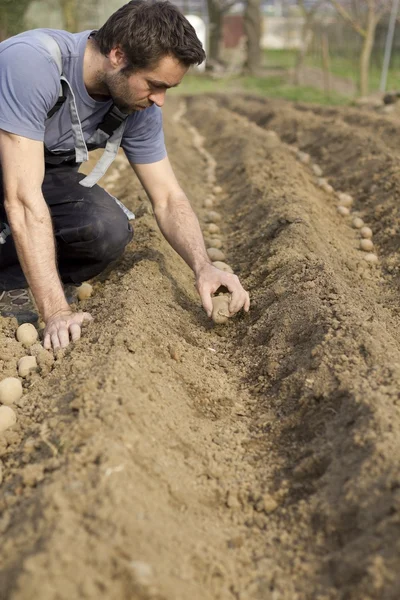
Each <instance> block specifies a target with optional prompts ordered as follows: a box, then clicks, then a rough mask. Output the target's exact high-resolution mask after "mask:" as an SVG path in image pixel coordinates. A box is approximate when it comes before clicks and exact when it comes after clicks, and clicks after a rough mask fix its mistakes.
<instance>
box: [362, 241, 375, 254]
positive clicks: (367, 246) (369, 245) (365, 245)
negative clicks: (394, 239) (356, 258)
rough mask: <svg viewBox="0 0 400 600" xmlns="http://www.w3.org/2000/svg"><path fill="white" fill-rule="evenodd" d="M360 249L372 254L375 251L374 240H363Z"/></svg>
mask: <svg viewBox="0 0 400 600" xmlns="http://www.w3.org/2000/svg"><path fill="white" fill-rule="evenodd" d="M360 248H361V250H364V252H371V250H373V249H374V243H373V241H372V240H365V239H363V240H361V242H360Z"/></svg>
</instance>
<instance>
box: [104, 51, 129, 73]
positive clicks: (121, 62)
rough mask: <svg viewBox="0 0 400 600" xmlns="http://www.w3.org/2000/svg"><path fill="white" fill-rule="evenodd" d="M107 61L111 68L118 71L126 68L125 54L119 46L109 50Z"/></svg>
mask: <svg viewBox="0 0 400 600" xmlns="http://www.w3.org/2000/svg"><path fill="white" fill-rule="evenodd" d="M108 59H109V61H110V64H111V66H112V67H114V68H116V69H119V68H121V67H122V68H123V67H125V66H126V58H125V52H124V51H123V50H122V49H121V48H120V46H115V48H111V50H110V52H109V55H108Z"/></svg>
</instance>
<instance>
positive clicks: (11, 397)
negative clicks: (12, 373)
mask: <svg viewBox="0 0 400 600" xmlns="http://www.w3.org/2000/svg"><path fill="white" fill-rule="evenodd" d="M21 397H22V384H21V382H20V380H19V379H17V377H6V378H5V379H3V381H1V382H0V403H1V404H6V405H7V406H9V405H10V404H14V402H18V400H19V399H20V398H21Z"/></svg>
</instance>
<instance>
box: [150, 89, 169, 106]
mask: <svg viewBox="0 0 400 600" xmlns="http://www.w3.org/2000/svg"><path fill="white" fill-rule="evenodd" d="M165 94H166V90H159V91H157V92H153V93H152V94H150V96H149V100H151V101H152V102H154V104H157V106H160V107H161V106H163V104H164V102H165Z"/></svg>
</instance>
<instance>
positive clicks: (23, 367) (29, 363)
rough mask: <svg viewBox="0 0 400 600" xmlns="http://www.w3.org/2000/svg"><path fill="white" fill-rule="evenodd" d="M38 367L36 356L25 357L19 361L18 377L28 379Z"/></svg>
mask: <svg viewBox="0 0 400 600" xmlns="http://www.w3.org/2000/svg"><path fill="white" fill-rule="evenodd" d="M36 367H37V361H36V356H23V357H22V358H20V359H19V361H18V375H19V376H20V377H27V375H29V373H30V372H31V371H34V370H35V369H36Z"/></svg>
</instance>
